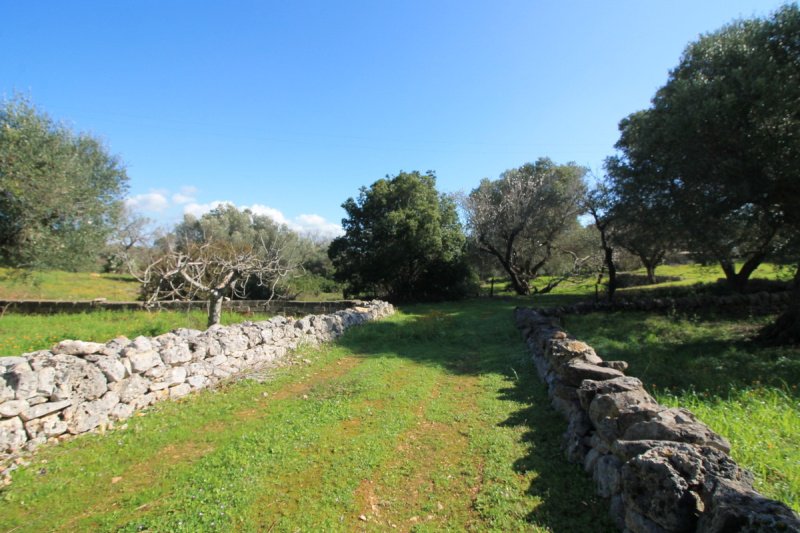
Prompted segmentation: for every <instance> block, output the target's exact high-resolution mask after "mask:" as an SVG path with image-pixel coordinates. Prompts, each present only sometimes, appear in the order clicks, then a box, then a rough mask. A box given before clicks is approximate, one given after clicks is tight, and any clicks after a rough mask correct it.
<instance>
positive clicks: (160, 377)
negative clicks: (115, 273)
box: [0, 300, 394, 458]
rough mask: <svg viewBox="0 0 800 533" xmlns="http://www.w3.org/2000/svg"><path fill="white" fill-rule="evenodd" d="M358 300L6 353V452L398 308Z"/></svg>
mask: <svg viewBox="0 0 800 533" xmlns="http://www.w3.org/2000/svg"><path fill="white" fill-rule="evenodd" d="M355 303H357V304H358V305H357V306H356V307H353V308H351V309H346V310H341V311H336V312H335V313H333V314H328V315H310V316H306V317H304V318H301V319H299V320H294V319H291V318H285V317H282V316H279V317H275V318H272V319H271V320H269V321H264V322H244V323H242V324H237V325H234V326H212V327H210V328H209V329H207V330H206V331H198V330H191V329H177V330H174V331H172V332H170V333H165V334H163V335H159V336H158V337H152V338H149V337H137V338H135V339H133V340H130V339H127V338H125V337H120V338H117V339H114V340H111V341H109V342H106V343H105V344H101V343H96V342H83V341H78V340H65V341H62V342H60V343H58V344H57V345H55V346H54V347H53V348H52V349H51V350H42V351H38V352H32V353H27V354H23V355H22V356H19V357H0V458H2V455H3V454H9V453H13V452H16V451H18V450H20V449H23V448H25V449H32V448H34V447H35V446H37V445H39V444H41V443H44V442H46V441H48V440H51V439H58V438H62V437H63V436H65V435H77V434H80V433H85V432H87V431H91V430H93V429H95V428H98V427H100V426H104V425H106V424H108V423H109V422H114V421H117V420H123V419H126V418H128V417H130V416H131V415H132V414H133V413H134V412H135V411H136V410H138V409H141V408H143V407H146V406H148V405H150V404H152V403H155V402H157V401H159V400H163V399H166V398H180V397H182V396H185V395H187V394H189V393H190V392H192V391H195V390H199V389H203V388H206V387H210V386H212V385H214V384H216V383H217V382H219V381H220V380H222V379H225V378H227V377H230V376H233V375H235V374H238V373H240V372H242V371H244V370H250V369H253V368H257V367H259V366H261V365H265V364H267V363H270V362H272V361H275V360H277V359H280V358H282V357H284V356H285V355H286V354H287V352H288V351H290V350H294V349H295V348H296V347H297V346H298V345H299V344H303V343H309V344H317V343H319V342H324V341H328V340H331V339H334V338H336V337H338V336H340V335H341V334H342V333H344V331H345V330H346V329H347V328H348V327H350V326H353V325H356V324H360V323H362V322H366V321H368V320H374V319H377V318H380V317H383V316H386V315H389V314H391V313H393V312H394V308H393V307H392V305H391V304H389V303H386V302H381V301H378V300H375V301H372V302H355Z"/></svg>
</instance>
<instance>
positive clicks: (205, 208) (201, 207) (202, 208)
mask: <svg viewBox="0 0 800 533" xmlns="http://www.w3.org/2000/svg"><path fill="white" fill-rule="evenodd" d="M221 205H233V202H228V201H227V200H214V201H213V202H208V203H207V204H198V203H195V202H191V203H189V204H186V205H185V206H183V214H184V215H194V216H196V217H198V218H200V217H201V216H203V215H205V214H206V213H208V212H209V211H211V210H213V209H216V208H217V207H219V206H221Z"/></svg>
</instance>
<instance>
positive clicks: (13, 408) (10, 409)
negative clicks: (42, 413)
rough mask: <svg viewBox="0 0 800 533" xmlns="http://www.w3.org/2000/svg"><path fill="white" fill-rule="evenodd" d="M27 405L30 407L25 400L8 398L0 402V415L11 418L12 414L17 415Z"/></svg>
mask: <svg viewBox="0 0 800 533" xmlns="http://www.w3.org/2000/svg"><path fill="white" fill-rule="evenodd" d="M28 407H30V404H29V403H28V402H27V401H26V400H10V401H7V402H4V403H0V416H2V417H3V418H11V417H12V416H17V415H18V414H20V413H21V412H22V411H24V410H25V409H27V408H28Z"/></svg>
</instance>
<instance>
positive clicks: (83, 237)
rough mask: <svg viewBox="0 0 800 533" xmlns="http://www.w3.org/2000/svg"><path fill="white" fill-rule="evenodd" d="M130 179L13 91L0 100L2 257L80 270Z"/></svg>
mask: <svg viewBox="0 0 800 533" xmlns="http://www.w3.org/2000/svg"><path fill="white" fill-rule="evenodd" d="M127 181H128V177H127V175H126V173H125V168H124V167H123V165H122V163H121V162H120V160H119V159H118V158H117V157H116V156H113V155H111V154H109V153H108V150H107V149H106V147H105V146H104V145H103V143H102V142H101V141H100V140H99V139H97V138H95V137H93V136H91V135H88V134H85V133H74V132H73V131H71V130H70V129H69V128H67V127H65V126H63V125H61V124H58V123H56V122H55V121H53V119H51V118H50V117H49V116H47V115H46V114H45V113H42V112H41V111H39V110H37V109H36V108H35V107H34V106H33V105H32V104H30V103H29V102H28V101H27V100H25V99H23V98H21V97H16V98H14V99H12V100H10V101H6V102H4V103H3V104H2V105H0V262H2V263H3V264H5V265H7V266H14V267H22V268H56V269H63V270H81V269H89V268H92V267H95V266H96V261H97V257H98V255H99V253H100V251H101V250H102V249H103V247H104V246H105V243H106V240H107V238H108V236H109V235H110V233H111V231H112V230H113V228H114V227H115V222H116V219H117V217H118V216H119V213H120V209H121V207H122V204H121V199H122V196H123V195H124V193H125V191H126V187H127Z"/></svg>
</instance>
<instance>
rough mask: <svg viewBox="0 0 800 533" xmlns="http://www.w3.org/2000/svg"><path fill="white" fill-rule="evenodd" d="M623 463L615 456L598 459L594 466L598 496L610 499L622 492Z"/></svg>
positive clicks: (593, 474) (608, 455) (604, 456)
mask: <svg viewBox="0 0 800 533" xmlns="http://www.w3.org/2000/svg"><path fill="white" fill-rule="evenodd" d="M621 470H622V461H620V460H619V459H618V458H617V457H615V456H614V455H610V454H606V455H603V456H601V457H599V458H598V459H597V461H596V462H595V464H594V472H593V473H592V478H593V479H594V482H595V486H597V494H598V495H600V496H602V497H603V498H610V497H611V496H613V495H614V494H618V493H619V492H620V490H622V485H621V479H620V471H621Z"/></svg>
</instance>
